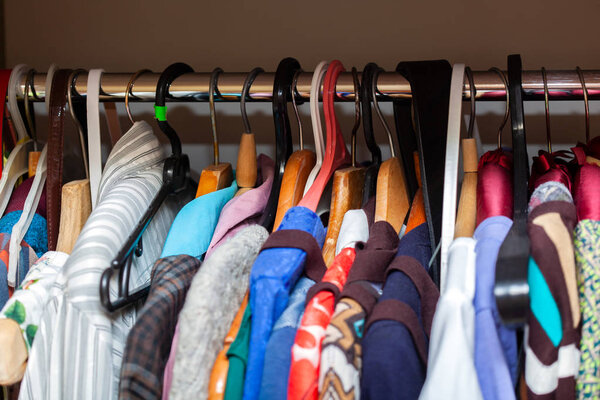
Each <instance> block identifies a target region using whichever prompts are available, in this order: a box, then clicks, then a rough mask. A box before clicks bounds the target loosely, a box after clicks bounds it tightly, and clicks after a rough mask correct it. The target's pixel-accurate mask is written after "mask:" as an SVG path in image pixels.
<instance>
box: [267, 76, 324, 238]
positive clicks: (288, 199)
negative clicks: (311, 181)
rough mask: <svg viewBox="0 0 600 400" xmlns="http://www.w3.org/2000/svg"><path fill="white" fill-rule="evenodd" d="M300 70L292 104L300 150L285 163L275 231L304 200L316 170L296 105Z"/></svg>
mask: <svg viewBox="0 0 600 400" xmlns="http://www.w3.org/2000/svg"><path fill="white" fill-rule="evenodd" d="M300 72H302V71H301V70H298V71H296V74H295V75H294V81H293V83H292V106H293V109H294V115H295V116H296V121H297V122H298V136H299V144H300V150H297V151H295V152H293V153H292V155H291V156H290V158H289V159H288V161H287V164H286V165H285V171H284V172H283V179H282V181H281V191H280V193H279V202H278V203H277V214H276V215H275V223H274V225H273V230H274V231H276V230H277V229H278V228H279V224H280V223H281V220H282V219H283V217H284V215H285V213H286V212H287V210H289V209H290V208H292V207H294V206H295V205H297V204H298V203H299V202H300V200H302V196H303V195H304V189H305V187H306V185H307V181H308V177H309V174H310V173H311V172H312V171H314V166H315V162H316V155H315V152H314V151H310V150H307V149H305V148H304V134H303V129H302V121H301V120H300V114H298V106H297V105H296V83H297V81H298V75H300ZM315 74H316V73H315ZM311 96H312V93H311ZM315 143H316V142H315Z"/></svg>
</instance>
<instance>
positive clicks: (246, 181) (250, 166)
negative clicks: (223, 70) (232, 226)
mask: <svg viewBox="0 0 600 400" xmlns="http://www.w3.org/2000/svg"><path fill="white" fill-rule="evenodd" d="M262 72H264V70H263V69H262V68H254V69H253V70H252V71H250V73H249V74H248V76H247V77H246V81H245V82H244V87H243V89H242V96H241V99H240V109H241V112H242V121H243V122H244V133H242V137H241V138H240V148H239V150H238V159H237V169H236V173H235V175H236V180H237V184H238V187H239V189H238V191H237V193H236V194H235V195H236V196H239V195H240V194H242V193H245V192H247V191H248V190H250V189H252V188H253V187H254V186H255V185H256V176H257V173H258V172H257V171H258V167H257V164H256V140H255V139H254V133H252V128H251V127H250V120H249V119H248V114H247V113H246V98H247V96H248V91H249V90H250V86H252V83H253V82H254V79H256V77H257V76H258V74H260V73H262Z"/></svg>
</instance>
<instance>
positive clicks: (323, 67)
mask: <svg viewBox="0 0 600 400" xmlns="http://www.w3.org/2000/svg"><path fill="white" fill-rule="evenodd" d="M328 66H329V63H328V62H327V61H321V62H320V63H319V64H317V66H316V67H315V71H314V72H313V77H312V81H311V85H310V121H311V123H312V128H313V137H314V143H315V154H316V156H317V159H316V162H315V165H314V167H313V169H312V171H310V175H308V180H307V181H306V185H305V187H304V193H303V194H306V192H308V189H310V187H311V186H312V184H313V183H314V182H315V179H316V178H317V175H319V171H320V170H321V167H322V166H323V156H324V154H325V140H324V137H323V124H322V122H321V114H320V113H319V95H320V94H321V85H322V84H323V79H324V78H325V73H326V72H327V67H328Z"/></svg>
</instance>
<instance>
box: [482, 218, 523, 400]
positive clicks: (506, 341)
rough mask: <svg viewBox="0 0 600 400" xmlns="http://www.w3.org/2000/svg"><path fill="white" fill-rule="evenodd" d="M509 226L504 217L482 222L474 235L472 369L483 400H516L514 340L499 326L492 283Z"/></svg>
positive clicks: (515, 345)
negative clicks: (473, 344) (474, 370)
mask: <svg viewBox="0 0 600 400" xmlns="http://www.w3.org/2000/svg"><path fill="white" fill-rule="evenodd" d="M511 225H512V220H510V219H509V218H507V217H504V216H495V217H489V218H487V219H485V220H484V221H483V222H481V224H480V225H479V226H478V227H477V229H476V230H475V234H474V235H473V236H474V238H475V240H477V244H476V245H475V253H476V259H475V263H476V278H475V299H474V305H475V369H476V370H477V378H478V379H479V385H480V387H481V393H482V394H483V398H484V399H485V400H492V399H498V400H506V399H514V398H515V384H516V380H517V336H516V332H515V331H514V330H513V329H509V328H506V327H505V326H503V325H502V322H501V320H500V315H499V314H498V309H497V307H496V301H495V299H494V282H495V278H496V277H495V275H496V259H497V258H498V251H499V250H500V245H501V244H502V242H503V241H504V238H505V237H506V234H507V233H508V231H509V229H510V227H511Z"/></svg>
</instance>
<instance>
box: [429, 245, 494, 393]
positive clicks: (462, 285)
mask: <svg viewBox="0 0 600 400" xmlns="http://www.w3.org/2000/svg"><path fill="white" fill-rule="evenodd" d="M474 296H475V240H474V239H472V238H457V239H454V241H453V242H452V244H451V245H450V248H449V249H448V271H447V275H446V281H445V287H443V288H442V294H441V296H440V299H439V301H438V304H437V308H436V311H435V315H434V317H433V324H432V327H431V337H430V341H429V356H428V361H427V378H426V379H425V385H424V386H423V390H422V391H421V395H420V396H419V399H421V400H423V399H482V395H481V389H480V388H479V381H478V380H477V371H476V370H475V360H474V356H473V354H474V349H475V339H474V337H475V309H474V308H473V297H474Z"/></svg>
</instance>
